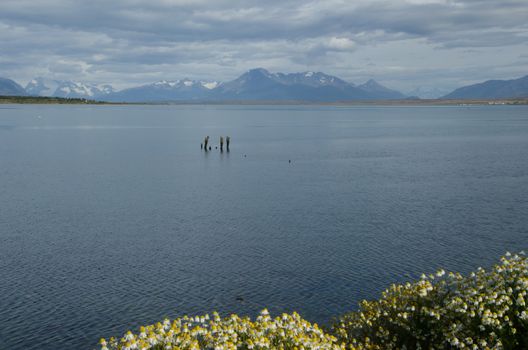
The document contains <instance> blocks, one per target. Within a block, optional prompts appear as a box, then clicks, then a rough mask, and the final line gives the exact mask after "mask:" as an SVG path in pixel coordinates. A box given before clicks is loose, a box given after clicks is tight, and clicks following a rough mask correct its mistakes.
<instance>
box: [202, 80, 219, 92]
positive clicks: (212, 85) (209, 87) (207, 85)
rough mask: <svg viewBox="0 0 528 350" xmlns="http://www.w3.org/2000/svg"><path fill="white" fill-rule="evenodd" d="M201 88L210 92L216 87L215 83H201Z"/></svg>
mask: <svg viewBox="0 0 528 350" xmlns="http://www.w3.org/2000/svg"><path fill="white" fill-rule="evenodd" d="M201 84H202V86H203V87H204V88H206V89H209V90H212V89H214V88H216V87H217V86H218V82H217V81H202V82H201Z"/></svg>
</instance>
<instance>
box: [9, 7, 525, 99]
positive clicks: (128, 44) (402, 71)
mask: <svg viewBox="0 0 528 350" xmlns="http://www.w3.org/2000/svg"><path fill="white" fill-rule="evenodd" d="M0 5H1V9H0V76H1V77H9V78H12V79H15V80H16V81H17V82H19V83H21V84H22V85H25V84H26V83H27V82H28V81H29V80H30V79H31V78H33V77H36V76H44V77H49V78H54V79H69V80H79V81H85V82H92V83H111V84H112V85H114V86H115V87H117V88H124V87H129V86H132V85H137V84H142V83H150V82H153V81H157V80H161V79H178V78H184V77H188V78H192V79H205V80H221V81H225V80H231V79H234V78H236V77H237V76H238V75H240V74H241V73H243V72H244V71H246V70H248V69H250V68H254V67H264V68H267V69H269V70H270V71H273V72H277V71H281V72H298V71H308V70H310V71H323V72H325V73H328V74H333V75H337V76H339V77H341V78H343V79H345V80H348V81H351V82H353V83H361V82H363V81H365V80H367V79H369V78H374V79H376V80H378V81H380V82H382V83H383V84H385V85H387V86H389V87H393V88H397V89H400V90H402V91H409V90H412V89H413V88H415V87H423V88H433V87H438V88H441V89H452V88H455V87H458V86H460V85H465V84H468V83H474V82H480V81H483V80H486V79H501V78H502V79H507V78H515V77H520V76H524V75H526V74H528V1H527V0H460V1H458V0H400V1H397V0H348V1H341V0H325V1H297V0H280V1H276V0H266V1H257V0H248V1H238V0H230V1H228V0H215V1H212V0H211V1H206V0H143V1H142V0H112V1H108V0H91V1H81V0H79V1H75V0H39V1H35V0H1V3H0Z"/></svg>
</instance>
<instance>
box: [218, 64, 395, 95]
mask: <svg viewBox="0 0 528 350" xmlns="http://www.w3.org/2000/svg"><path fill="white" fill-rule="evenodd" d="M403 97H404V95H403V94H400V93H399V92H397V91H394V90H390V89H388V88H385V87H383V86H382V85H380V84H378V83H376V82H374V81H372V82H370V83H367V84H363V85H361V86H355V85H354V84H352V83H348V82H346V81H344V80H342V79H339V78H337V77H335V76H331V75H327V74H325V73H321V72H317V73H315V72H302V73H290V74H284V73H270V72H268V71H267V70H265V69H263V68H257V69H251V70H249V71H247V72H246V73H244V74H242V75H241V76H240V77H238V78H237V79H235V80H233V81H230V82H227V83H225V84H222V85H220V86H219V87H218V88H217V89H215V90H214V91H213V94H212V95H211V98H212V99H217V100H218V99H220V100H298V101H327V102H331V101H344V100H372V99H397V98H403Z"/></svg>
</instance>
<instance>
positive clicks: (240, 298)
mask: <svg viewBox="0 0 528 350" xmlns="http://www.w3.org/2000/svg"><path fill="white" fill-rule="evenodd" d="M236 301H244V298H242V297H241V296H238V297H236Z"/></svg>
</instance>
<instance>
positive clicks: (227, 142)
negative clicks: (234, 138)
mask: <svg viewBox="0 0 528 350" xmlns="http://www.w3.org/2000/svg"><path fill="white" fill-rule="evenodd" d="M230 141H231V138H230V137H229V136H226V150H227V151H228V152H229V142H230Z"/></svg>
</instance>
